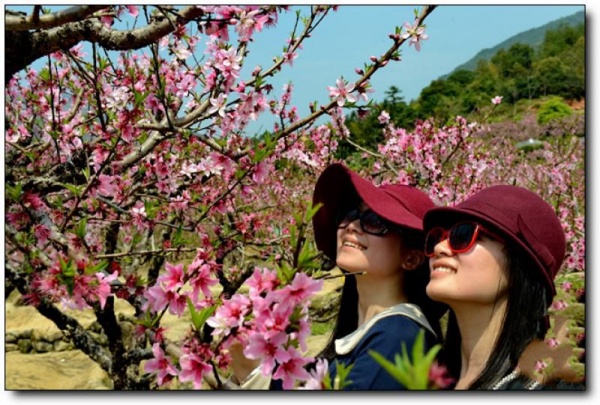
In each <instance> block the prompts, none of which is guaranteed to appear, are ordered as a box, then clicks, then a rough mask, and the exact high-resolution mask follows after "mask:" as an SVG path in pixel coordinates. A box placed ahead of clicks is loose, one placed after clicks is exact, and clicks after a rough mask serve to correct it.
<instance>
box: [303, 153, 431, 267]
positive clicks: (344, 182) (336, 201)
mask: <svg viewBox="0 0 600 405" xmlns="http://www.w3.org/2000/svg"><path fill="white" fill-rule="evenodd" d="M406 188H407V192H413V190H414V191H415V192H416V193H421V192H420V191H418V190H416V189H414V188H411V187H409V186H406ZM419 198H422V197H419ZM359 201H363V202H364V203H365V204H366V205H367V206H368V207H369V208H370V209H371V210H373V211H374V212H375V213H376V214H377V215H379V216H381V217H382V218H384V219H386V220H387V221H389V222H391V223H393V224H395V225H397V226H399V227H404V228H409V229H414V230H416V231H422V226H423V224H422V219H421V218H420V217H418V216H416V215H415V214H414V213H412V212H411V211H409V210H408V209H407V208H406V207H405V206H404V202H403V201H401V200H399V199H398V198H397V197H394V195H393V194H391V193H388V192H387V191H386V187H385V186H382V187H377V186H375V185H374V184H373V183H371V182H369V181H367V180H366V179H364V178H362V177H361V176H359V175H358V174H357V173H355V172H353V171H352V170H350V169H348V168H346V167H345V166H344V165H342V164H332V165H330V166H328V167H327V168H326V169H325V170H324V171H323V173H322V174H321V176H320V177H319V179H318V180H317V183H316V185H315V190H314V194H313V205H316V204H317V203H321V204H322V207H321V208H320V209H319V210H318V211H317V213H316V214H315V216H314V217H313V228H314V234H315V242H316V244H317V248H318V249H319V250H321V251H322V252H323V253H325V254H326V255H327V256H328V257H329V259H331V260H333V261H334V262H335V260H336V254H337V224H336V218H337V216H338V214H339V212H340V211H341V210H342V209H349V208H351V207H352V206H356V205H357V204H358V202H359ZM431 205H433V203H431ZM427 208H429V207H427Z"/></svg>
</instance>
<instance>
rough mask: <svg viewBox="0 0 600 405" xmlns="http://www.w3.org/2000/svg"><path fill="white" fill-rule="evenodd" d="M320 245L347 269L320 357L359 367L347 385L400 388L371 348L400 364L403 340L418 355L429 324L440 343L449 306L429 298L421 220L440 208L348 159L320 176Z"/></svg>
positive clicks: (332, 364) (430, 341)
mask: <svg viewBox="0 0 600 405" xmlns="http://www.w3.org/2000/svg"><path fill="white" fill-rule="evenodd" d="M319 203H320V204H322V206H321V208H320V209H319V211H318V212H317V214H316V215H315V217H314V218H313V225H314V234H315V241H316V244H317V247H318V248H319V249H320V250H321V251H322V252H323V253H324V254H325V255H326V256H327V257H328V258H329V259H330V260H331V261H332V262H333V263H335V264H336V265H337V266H338V267H339V268H340V269H341V271H342V272H343V273H344V274H346V277H345V278H344V285H343V287H342V295H341V300H340V307H339V312H338V316H337V319H336V324H335V327H334V330H333V332H332V335H331V338H330V340H329V342H328V343H327V345H326V346H325V348H324V349H323V350H322V352H321V353H320V354H319V356H318V357H321V358H326V359H328V361H329V372H330V375H331V377H332V380H333V378H334V377H335V376H336V362H339V363H341V364H345V365H352V369H351V371H350V373H349V375H348V376H347V380H348V381H347V382H350V384H349V385H348V386H347V387H345V389H347V390H401V389H405V387H404V386H403V385H402V384H400V383H399V382H398V381H396V380H395V379H394V378H393V377H392V376H391V375H390V374H389V373H388V372H387V371H385V370H384V369H383V368H382V367H381V366H380V365H379V364H377V363H376V362H375V360H374V358H373V357H372V356H371V355H370V353H369V351H371V350H373V351H375V352H378V353H379V354H381V355H383V356H385V357H386V358H387V359H388V360H389V361H392V362H394V358H395V356H396V355H397V354H401V353H402V345H405V347H406V349H407V352H408V353H411V350H412V346H413V344H414V341H415V338H416V336H417V333H418V332H419V331H420V330H425V341H426V344H425V346H426V349H429V348H431V347H432V346H433V345H434V344H436V343H439V342H440V340H438V338H439V337H441V330H440V325H439V318H440V317H441V315H442V314H443V313H444V312H445V311H446V309H447V307H446V306H445V305H443V304H440V303H436V302H434V301H432V300H431V299H429V298H428V297H427V294H426V293H425V287H426V285H427V283H428V280H429V271H428V267H427V261H426V258H425V257H424V255H423V248H422V247H423V243H424V234H423V231H422V218H423V216H424V214H425V212H426V211H427V209H429V208H431V207H433V206H434V204H433V202H432V201H431V199H430V198H429V197H428V196H427V195H426V194H425V193H424V192H422V191H420V190H418V189H416V188H414V187H411V186H407V185H398V184H387V185H379V186H376V185H374V184H373V183H371V182H369V181H367V180H365V179H364V178H362V177H360V176H359V175H358V174H357V173H355V172H353V171H351V170H349V169H348V168H347V167H345V166H343V165H341V164H332V165H330V166H328V167H327V168H326V169H325V171H324V172H323V173H322V174H321V176H320V177H319V179H318V181H317V183H316V186H315V191H314V194H313V204H319Z"/></svg>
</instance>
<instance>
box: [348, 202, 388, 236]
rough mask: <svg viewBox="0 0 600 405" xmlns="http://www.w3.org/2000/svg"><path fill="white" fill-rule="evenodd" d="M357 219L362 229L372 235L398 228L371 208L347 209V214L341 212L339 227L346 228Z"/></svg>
mask: <svg viewBox="0 0 600 405" xmlns="http://www.w3.org/2000/svg"><path fill="white" fill-rule="evenodd" d="M357 219H358V220H359V221H360V222H359V223H360V227H361V229H362V230H363V231H364V232H366V233H368V234H371V235H375V236H383V235H385V234H386V233H388V232H389V231H390V230H392V229H394V230H397V228H396V227H394V226H393V225H392V224H390V223H389V222H388V221H386V220H385V219H383V218H381V217H380V216H379V215H377V214H376V213H375V212H373V211H371V210H370V209H367V210H365V211H360V210H359V209H358V208H354V209H352V210H350V211H347V212H346V213H345V214H344V213H341V215H339V217H338V220H337V224H338V228H345V227H347V226H348V225H350V223H351V222H354V221H356V220H357Z"/></svg>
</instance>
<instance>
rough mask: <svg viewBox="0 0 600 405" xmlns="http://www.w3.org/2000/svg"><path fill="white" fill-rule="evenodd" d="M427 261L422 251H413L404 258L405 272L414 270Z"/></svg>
mask: <svg viewBox="0 0 600 405" xmlns="http://www.w3.org/2000/svg"><path fill="white" fill-rule="evenodd" d="M424 261H425V253H423V252H422V251H420V250H416V249H411V250H409V251H408V252H407V253H406V256H405V257H404V263H403V267H404V269H405V270H414V269H416V268H417V267H419V266H420V265H421V264H423V262H424Z"/></svg>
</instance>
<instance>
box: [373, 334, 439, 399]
mask: <svg viewBox="0 0 600 405" xmlns="http://www.w3.org/2000/svg"><path fill="white" fill-rule="evenodd" d="M441 347H442V346H441V345H440V344H437V345H435V346H433V347H432V348H431V349H429V351H428V352H427V353H425V330H424V329H421V330H420V331H419V333H418V334H417V336H416V338H415V342H414V344H413V348H412V353H411V354H412V356H408V353H407V349H406V344H404V343H402V355H400V354H397V355H396V356H395V358H394V360H395V362H394V363H392V362H391V361H389V360H388V359H386V358H385V357H383V356H382V355H381V354H379V353H377V352H375V351H372V350H370V351H369V354H370V355H371V356H372V357H373V359H375V361H376V362H377V363H378V364H379V365H380V366H381V367H382V368H383V369H384V370H386V371H387V372H388V373H389V374H390V375H391V376H392V377H394V378H395V379H396V380H397V381H398V382H400V383H401V384H402V385H404V386H405V387H406V388H407V389H409V390H426V389H430V384H429V370H430V369H431V365H432V364H433V362H434V361H435V359H436V356H437V354H438V352H439V351H440V349H441ZM411 357H412V359H411Z"/></svg>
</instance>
